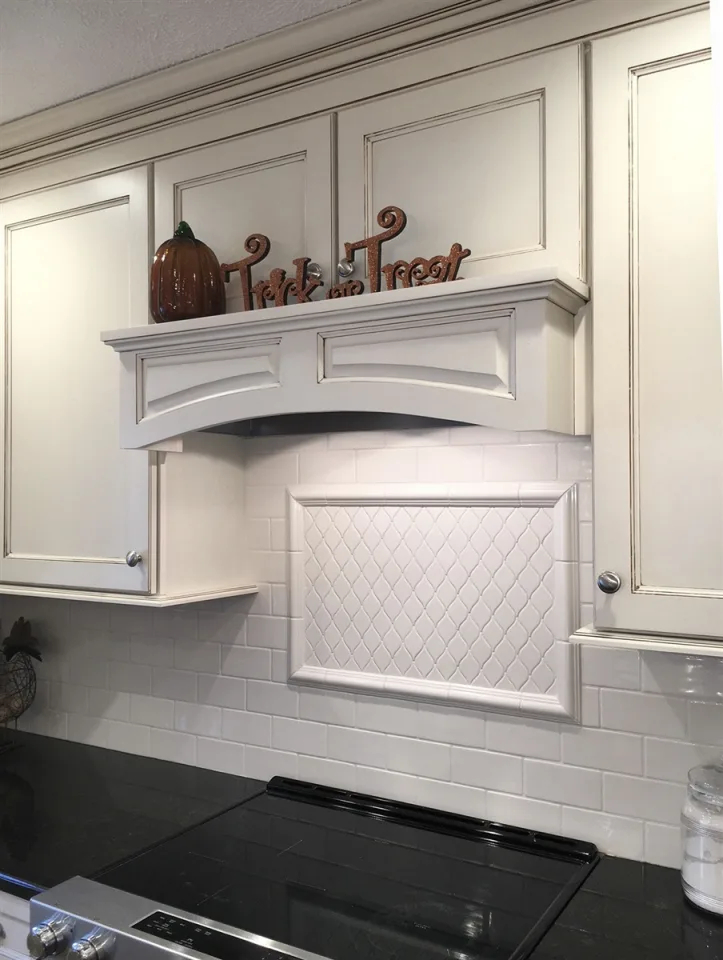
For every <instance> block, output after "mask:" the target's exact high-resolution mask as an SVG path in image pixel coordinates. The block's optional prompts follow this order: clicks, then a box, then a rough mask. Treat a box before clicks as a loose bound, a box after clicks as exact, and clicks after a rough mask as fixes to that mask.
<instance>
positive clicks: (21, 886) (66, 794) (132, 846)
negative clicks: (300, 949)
mask: <svg viewBox="0 0 723 960" xmlns="http://www.w3.org/2000/svg"><path fill="white" fill-rule="evenodd" d="M12 741H13V742H14V744H15V746H14V747H13V749H11V750H9V751H8V752H5V753H2V754H0V889H2V890H5V891H6V892H7V893H12V894H14V895H15V896H22V897H25V898H26V899H30V897H32V896H33V895H34V894H35V893H36V892H37V891H38V890H40V889H45V888H47V887H52V886H54V885H55V884H57V883H61V882H62V881H63V880H67V879H68V878H69V877H73V876H76V875H78V874H80V875H82V876H86V877H93V876H95V875H96V874H97V873H99V872H100V871H101V870H103V869H106V868H108V867H110V866H112V865H113V864H115V863H118V862H120V861H122V860H125V859H126V858H127V857H129V856H131V855H133V854H137V853H139V852H140V851H141V850H144V849H146V848H147V847H150V846H152V845H154V844H156V843H160V842H161V841H163V840H167V839H169V838H170V837H173V836H175V835H176V834H178V833H179V832H181V831H182V830H186V829H188V828H189V827H192V826H195V825H196V824H199V823H202V822H203V821H205V820H208V819H209V817H214V816H216V815H217V814H219V813H222V812H223V811H224V810H228V809H229V808H230V807H233V806H235V805H236V804H238V803H241V802H242V801H243V800H246V799H247V798H248V797H250V796H253V795H254V794H256V793H260V792H261V791H262V790H263V789H264V786H265V784H264V783H262V782H261V781H259V780H249V779H247V778H244V777H235V776H230V775H228V774H224V773H216V772H214V771H212V770H203V769H200V768H197V767H189V766H185V765H183V764H179V763H170V762H168V761H166V760H155V759H151V758H149V757H138V756H133V755H131V754H127V753H118V752H117V751H115V750H106V749H103V748H100V747H91V746H87V745H85V744H80V743H71V742H69V741H66V740H56V739H53V738H50V737H41V736H36V735H34V734H23V733H13V734H12Z"/></svg>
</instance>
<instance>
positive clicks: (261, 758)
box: [0, 427, 723, 865]
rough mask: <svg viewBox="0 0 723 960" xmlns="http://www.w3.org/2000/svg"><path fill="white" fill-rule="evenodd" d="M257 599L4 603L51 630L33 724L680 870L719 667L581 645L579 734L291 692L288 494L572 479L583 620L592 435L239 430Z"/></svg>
mask: <svg viewBox="0 0 723 960" xmlns="http://www.w3.org/2000/svg"><path fill="white" fill-rule="evenodd" d="M247 468H248V481H249V485H248V488H247V497H248V510H249V513H250V515H251V517H252V519H251V529H250V532H251V536H252V538H253V546H254V549H255V551H256V559H257V562H258V564H257V565H258V571H259V577H260V580H261V590H260V592H259V594H258V596H257V597H256V598H241V599H239V600H236V601H224V602H213V603H206V604H199V605H197V606H191V607H187V608H181V609H174V610H157V611H147V610H143V609H134V608H132V607H122V606H110V605H108V606H106V605H100V604H82V603H74V602H61V601H42V600H34V601H31V600H28V599H23V598H17V597H13V598H10V597H8V598H4V599H3V601H2V604H1V607H0V614H1V615H2V622H3V626H4V627H6V628H7V627H9V626H10V623H11V622H12V620H13V619H14V618H15V617H16V616H19V615H21V614H22V615H25V616H27V617H29V618H31V620H33V621H34V623H35V625H36V627H37V633H38V635H39V636H42V637H44V638H45V639H46V655H45V661H44V662H43V664H42V665H40V666H39V669H38V675H39V678H40V682H39V686H38V699H37V702H36V704H35V705H34V706H33V708H32V709H31V710H30V711H29V712H28V714H26V716H25V717H24V718H23V719H22V721H21V726H22V727H23V728H24V729H27V730H35V731H38V732H41V733H46V734H50V735H52V736H58V737H68V738H70V739H72V740H78V741H83V742H87V743H95V744H100V745H103V746H108V747H112V748H115V749H120V750H126V751H130V752H133V753H142V754H150V755H152V756H157V757H162V758H165V759H173V760H179V761H181V762H185V763H191V764H197V765H199V766H204V767H209V768H214V769H220V770H225V771H230V772H233V773H239V774H243V773H245V774H247V775H248V776H252V777H262V778H266V777H270V776H272V775H274V774H287V775H291V776H298V777H301V778H306V779H309V780H317V781H322V782H327V783H331V784H335V785H339V786H342V787H350V788H355V789H359V790H362V791H366V792H371V793H379V794H382V795H386V796H390V797H399V798H402V799H405V800H409V801H412V802H416V803H423V804H427V805H430V806H435V807H442V808H446V809H450V810H455V811H460V812H463V813H468V814H472V815H475V816H481V817H482V816H488V817H490V818H493V819H500V820H503V821H507V822H511V823H516V824H521V825H526V826H531V827H534V828H538V829H543V830H550V831H555V832H563V833H565V834H568V835H570V836H574V837H580V838H585V839H591V840H593V841H595V842H597V843H598V844H599V845H600V847H601V849H602V850H604V851H606V852H609V853H613V854H618V855H622V856H627V857H632V858H635V859H645V860H648V861H651V862H655V863H664V864H669V865H677V864H678V861H679V852H678V818H679V811H680V806H681V803H682V799H683V793H684V786H683V785H684V783H685V777H686V772H687V770H688V768H689V767H690V766H692V765H693V764H695V763H696V762H698V760H699V759H703V758H708V757H711V756H714V755H716V753H717V752H718V750H717V747H718V746H719V745H723V699H722V698H721V691H723V661H718V660H714V659H710V658H706V659H705V660H704V661H696V660H694V659H691V658H686V657H682V656H676V655H667V654H656V655H653V654H645V655H644V656H640V655H639V654H638V653H637V652H635V651H630V652H628V651H610V650H600V649H594V648H587V649H585V650H584V654H583V683H584V698H583V725H582V726H580V727H575V726H568V725H564V724H560V723H555V722H546V721H535V720H518V719H514V718H511V717H506V716H504V715H493V714H484V713H481V712H476V711H468V710H463V709H451V708H445V707H440V706H431V705H427V704H423V703H421V704H416V703H408V702H403V701H394V700H388V699H384V698H370V697H362V696H354V695H342V694H328V693H324V692H321V691H316V690H312V689H303V690H297V689H292V688H289V687H288V686H287V684H286V682H285V677H286V670H287V664H286V621H285V618H284V615H285V612H286V607H285V604H286V590H285V586H284V580H285V576H286V555H285V551H284V545H285V538H286V530H285V521H284V514H285V487H286V485H288V484H292V483H298V482H301V483H307V482H308V483H316V482H334V483H351V482H354V481H359V482H389V481H392V482H407V481H410V482H412V481H416V480H420V481H432V482H437V481H458V480H464V481H469V480H479V479H486V480H554V479H556V478H559V479H561V480H578V481H580V494H581V496H580V507H581V509H580V543H581V557H582V561H583V562H582V565H581V570H582V576H581V584H580V595H581V601H582V618H583V622H585V621H589V620H590V619H591V601H592V579H593V577H592V573H593V571H592V565H591V558H592V523H591V519H592V517H591V506H590V504H591V489H590V487H591V484H590V475H591V467H590V444H589V441H587V440H586V439H577V440H572V439H570V438H566V437H561V436H555V435H551V434H537V433H533V434H503V433H501V432H499V431H492V430H488V429H485V428H476V427H469V428H455V429H453V430H451V431H450V430H447V429H440V430H434V431H430V432H422V433H418V432H405V433H398V434H388V433H382V432H380V433H363V434H335V435H331V436H328V437H327V436H318V437H310V438H292V439H278V440H276V439H274V440H254V441H248V451H247Z"/></svg>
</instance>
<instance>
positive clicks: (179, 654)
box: [162, 640, 221, 673]
mask: <svg viewBox="0 0 723 960" xmlns="http://www.w3.org/2000/svg"><path fill="white" fill-rule="evenodd" d="M220 663H221V647H220V645H219V644H218V643H213V642H211V641H206V640H176V642H175V644H174V650H173V664H172V666H174V667H175V668H176V669H177V670H194V671H203V672H204V673H218V671H219V665H220ZM162 666H171V664H162Z"/></svg>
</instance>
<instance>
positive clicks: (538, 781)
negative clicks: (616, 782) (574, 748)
mask: <svg viewBox="0 0 723 960" xmlns="http://www.w3.org/2000/svg"><path fill="white" fill-rule="evenodd" d="M524 793H525V796H528V797H535V798H537V799H538V800H550V801H552V802H553V803H566V804H572V803H573V802H574V804H575V805H576V806H578V807H590V808H592V809H594V810H599V809H600V808H601V807H602V774H601V773H600V771H599V770H586V769H584V768H583V767H571V766H568V765H563V764H559V763H548V762H547V761H545V760H525V762H524Z"/></svg>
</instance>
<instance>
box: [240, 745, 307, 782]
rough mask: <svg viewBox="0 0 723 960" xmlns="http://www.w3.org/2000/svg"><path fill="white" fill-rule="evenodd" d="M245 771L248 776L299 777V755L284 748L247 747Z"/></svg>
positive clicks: (260, 777)
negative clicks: (285, 750)
mask: <svg viewBox="0 0 723 960" xmlns="http://www.w3.org/2000/svg"><path fill="white" fill-rule="evenodd" d="M245 752H246V763H245V768H244V772H245V775H246V776H247V777H255V778H256V779H257V780H270V779H271V778H272V777H298V775H299V757H298V756H297V754H295V753H284V751H283V750H267V749H265V748H264V747H246V751H245Z"/></svg>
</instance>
